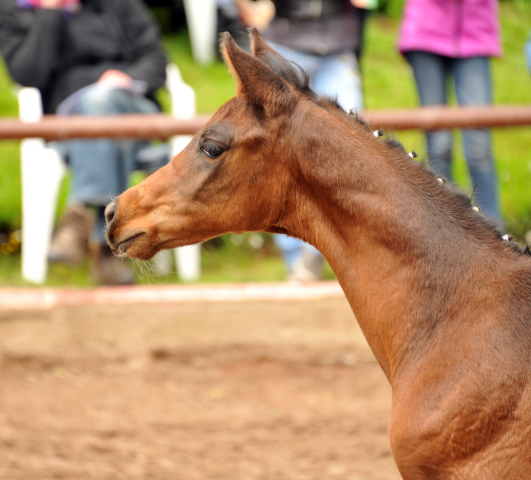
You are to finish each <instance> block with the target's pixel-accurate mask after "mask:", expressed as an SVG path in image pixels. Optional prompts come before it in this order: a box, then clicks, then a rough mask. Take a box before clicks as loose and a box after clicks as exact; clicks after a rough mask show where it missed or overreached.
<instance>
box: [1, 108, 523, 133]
mask: <svg viewBox="0 0 531 480" xmlns="http://www.w3.org/2000/svg"><path fill="white" fill-rule="evenodd" d="M360 116H361V118H362V119H363V120H364V121H365V122H367V123H368V124H369V125H371V127H372V128H374V129H377V128H382V129H390V130H427V131H429V130H437V129H441V128H478V127H513V126H529V125H531V105H525V106H496V107H494V106H489V107H455V108H454V107H424V108H416V109H411V110H373V111H369V110H367V111H364V112H362V113H361V115H360ZM209 119H210V117H209V116H200V117H195V118H191V119H186V120H183V119H177V118H173V117H171V116H169V115H166V114H162V113H161V114H155V115H120V116H106V117H86V116H69V117H58V116H55V115H45V116H44V118H43V119H42V120H41V121H39V122H35V123H24V122H21V121H20V120H17V119H0V140H7V139H20V138H44V139H46V140H66V139H69V138H103V137H105V138H143V139H152V138H161V139H166V138H169V137H171V136H173V135H193V134H195V133H196V132H197V131H199V130H200V129H201V128H202V127H203V126H204V125H205V124H206V123H207V122H208V120H209Z"/></svg>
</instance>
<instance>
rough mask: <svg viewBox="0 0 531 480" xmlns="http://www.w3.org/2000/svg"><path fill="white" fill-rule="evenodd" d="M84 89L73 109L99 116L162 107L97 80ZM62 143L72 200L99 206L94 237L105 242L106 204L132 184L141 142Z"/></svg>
mask: <svg viewBox="0 0 531 480" xmlns="http://www.w3.org/2000/svg"><path fill="white" fill-rule="evenodd" d="M81 92H82V95H80V97H79V102H78V103H77V105H76V107H75V110H73V111H71V113H73V114H78V115H92V116H99V115H117V114H125V113H146V114H147V113H156V112H158V111H159V109H158V106H157V105H156V104H155V102H153V101H151V100H149V99H148V98H146V97H144V96H143V95H138V94H135V93H132V92H130V91H128V90H125V89H121V88H112V89H110V88H108V87H105V86H102V85H101V84H97V83H96V84H93V85H91V86H89V87H87V88H84V89H83V90H82V91H81ZM78 93H79V92H78ZM61 143H63V145H61V146H60V147H59V149H60V150H61V151H62V152H64V153H66V155H67V156H68V159H69V165H70V168H71V171H72V179H71V183H70V192H69V198H68V203H82V204H84V205H90V206H96V207H99V208H97V214H96V225H95V227H94V230H93V233H92V238H93V240H95V241H97V242H99V243H105V235H104V233H103V232H104V227H105V219H104V215H103V211H104V207H105V205H107V203H109V201H110V200H111V199H112V198H114V197H116V196H117V195H119V194H120V193H122V192H123V191H124V190H126V189H127V188H128V186H129V185H128V183H129V176H130V174H131V173H132V172H133V171H134V170H135V153H136V150H137V149H138V147H139V145H140V144H141V142H137V141H133V140H111V139H94V140H92V139H90V140H72V141H69V142H61Z"/></svg>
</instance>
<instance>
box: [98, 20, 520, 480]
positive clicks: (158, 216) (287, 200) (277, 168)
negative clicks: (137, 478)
mask: <svg viewBox="0 0 531 480" xmlns="http://www.w3.org/2000/svg"><path fill="white" fill-rule="evenodd" d="M251 44H252V54H248V53H246V52H244V51H243V50H241V49H240V48H239V47H238V46H237V45H236V44H235V43H234V41H233V40H232V38H231V37H230V35H228V34H224V36H223V41H222V49H223V52H224V56H225V59H226V62H227V64H228V65H229V68H230V70H231V71H232V73H233V75H234V78H235V81H236V97H235V98H233V99H232V100H230V101H229V102H227V103H226V104H225V105H223V106H222V107H221V108H220V110H219V111H218V112H217V113H216V114H215V115H214V117H213V118H212V119H211V121H210V122H209V123H208V125H207V126H206V127H205V128H204V129H203V130H201V131H200V132H199V133H198V134H197V135H196V136H195V137H194V139H193V140H192V141H191V143H190V144H189V145H188V147H187V148H186V149H185V150H184V151H183V152H182V153H180V154H179V155H177V156H176V157H175V158H174V159H173V160H172V161H171V163H170V164H168V165H167V166H166V167H164V168H162V169H161V170H159V171H157V172H156V173H154V174H153V175H151V176H150V177H149V178H147V179H146V180H145V181H143V182H142V183H140V184H139V185H138V186H136V187H134V188H131V189H130V190H128V191H126V192H125V193H123V194H122V195H120V196H119V197H118V198H117V199H116V200H114V202H112V203H111V204H110V205H109V206H108V207H107V221H108V240H109V243H110V245H111V247H112V248H113V249H114V251H115V252H118V253H119V254H125V255H128V256H130V257H134V258H140V259H144V260H147V259H149V258H151V257H152V256H153V255H154V254H155V253H156V252H158V251H159V250H161V249H164V248H173V247H177V246H181V245H187V244H192V243H196V242H200V241H203V240H206V239H208V238H211V237H214V236H217V235H221V234H224V233H227V232H244V231H267V232H275V233H287V234H289V235H293V236H295V237H300V238H302V239H303V240H306V241H307V242H309V243H311V244H313V245H315V246H316V247H317V248H318V249H319V250H320V251H321V252H322V253H323V254H324V256H325V257H326V259H327V260H328V262H329V264H330V266H331V267H332V269H333V270H334V272H335V273H336V275H337V278H338V279H339V282H340V284H341V286H342V288H343V290H344V291H345V294H346V296H347V298H348V300H349V302H350V305H351V306H352V310H353V311H354V313H355V315H356V318H357V320H358V322H359V324H360V326H361V328H362V330H363V332H364V334H365V336H366V338H367V341H368V342H369V345H370V346H371V348H372V351H373V352H374V355H375V357H376V359H377V360H378V362H379V363H380V365H381V367H382V369H383V371H384V372H385V374H386V375H387V378H388V379H389V381H390V382H391V385H392V397H393V398H392V411H391V418H390V422H389V434H390V440H391V447H392V450H393V455H394V458H395V460H396V463H397V465H398V468H399V470H400V473H401V474H402V476H403V478H405V479H408V480H411V479H441V480H442V479H485V480H487V479H488V480H493V479H514V480H516V479H518V480H523V479H531V384H530V380H531V259H530V258H529V256H527V255H523V254H522V253H521V252H519V251H517V249H515V248H513V247H512V246H511V245H510V244H508V243H507V242H504V241H503V240H502V238H501V236H500V234H499V233H498V232H497V231H496V230H495V229H494V228H493V227H492V226H491V225H490V224H489V223H488V222H487V221H486V220H485V219H484V218H483V217H482V216H481V214H479V213H477V212H476V211H475V210H473V209H472V208H471V204H470V201H469V200H468V199H466V198H465V197H464V196H463V195H462V194H460V193H457V192H456V191H454V190H453V189H452V188H451V187H449V186H448V185H447V184H444V183H442V182H441V181H440V179H437V178H436V177H435V176H434V175H433V174H432V173H431V172H429V171H428V170H426V169H425V168H423V167H422V166H421V165H419V164H418V163H417V162H415V161H414V160H412V159H411V158H409V157H408V155H407V154H406V153H405V152H404V151H403V149H402V148H401V147H400V146H398V145H396V144H395V143H393V142H388V141H385V140H383V139H379V138H376V137H375V136H374V135H373V134H372V132H371V131H370V130H369V129H368V128H367V126H366V125H364V124H363V123H362V122H361V121H360V120H358V119H357V118H355V117H353V116H349V115H347V114H346V113H345V112H343V111H342V110H341V109H340V108H339V107H338V106H337V105H336V104H335V103H334V102H333V101H331V100H329V99H326V98H318V97H317V96H316V95H315V94H314V93H313V92H312V91H311V90H310V89H309V88H308V82H307V78H306V76H305V75H304V74H302V73H301V72H300V71H299V70H298V69H297V68H295V67H293V66H292V65H291V64H289V63H288V62H287V61H285V60H284V59H283V58H282V57H281V56H280V55H278V54H277V53H276V52H274V51H273V50H271V49H270V48H269V47H268V46H267V45H266V43H265V42H264V41H263V39H262V38H261V36H260V35H259V34H258V32H257V31H256V30H251ZM375 468H377V466H375Z"/></svg>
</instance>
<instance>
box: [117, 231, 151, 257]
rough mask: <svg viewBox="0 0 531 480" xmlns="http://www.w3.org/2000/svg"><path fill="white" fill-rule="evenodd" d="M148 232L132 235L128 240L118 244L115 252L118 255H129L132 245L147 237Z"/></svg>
mask: <svg viewBox="0 0 531 480" xmlns="http://www.w3.org/2000/svg"><path fill="white" fill-rule="evenodd" d="M145 234H146V232H139V233H135V234H134V235H131V236H130V237H128V238H126V239H125V240H122V241H121V242H119V243H117V244H116V245H115V246H114V248H113V250H115V251H116V252H118V253H124V254H127V249H128V248H129V247H130V246H131V244H132V243H133V242H134V241H135V240H136V239H137V238H139V237H141V236H142V235H145Z"/></svg>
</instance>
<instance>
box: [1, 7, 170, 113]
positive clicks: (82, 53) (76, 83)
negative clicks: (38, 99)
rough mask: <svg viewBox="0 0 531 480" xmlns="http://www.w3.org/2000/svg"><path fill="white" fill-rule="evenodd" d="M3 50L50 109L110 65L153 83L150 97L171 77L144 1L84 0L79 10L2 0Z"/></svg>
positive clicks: (11, 67)
mask: <svg viewBox="0 0 531 480" xmlns="http://www.w3.org/2000/svg"><path fill="white" fill-rule="evenodd" d="M0 52H1V54H2V56H3V58H4V61H5V63H6V65H7V69H8V71H9V73H10V74H11V76H12V77H13V80H15V81H16V82H17V83H19V84H21V85H23V86H31V87H37V88H38V89H39V90H40V91H41V93H42V97H43V107H44V112H45V113H55V110H56V108H57V105H58V104H59V103H60V102H61V101H62V100H64V99H65V98H66V97H68V96H69V95H71V94H72V93H74V92H75V91H77V90H79V89H80V88H82V87H84V86H86V85H89V84H91V83H94V82H96V81H97V80H98V78H99V77H100V76H101V75H102V73H103V72H105V71H106V70H108V69H115V70H121V71H123V72H125V73H127V74H128V75H129V76H131V77H132V78H133V79H135V80H143V81H145V82H147V84H148V85H149V87H148V92H147V94H146V96H148V97H149V98H154V97H153V95H154V93H155V91H156V90H157V89H158V88H160V87H162V86H163V85H164V81H165V78H166V57H165V55H164V52H163V50H162V48H161V46H160V41H159V29H158V26H157V24H156V23H155V21H154V20H153V18H152V17H151V15H150V13H149V11H148V10H147V8H146V7H145V6H144V4H143V3H142V1H141V0H127V1H124V0H82V9H81V11H80V12H79V13H78V14H76V15H67V14H64V13H63V12H62V11H60V10H48V9H37V10H33V9H26V8H20V7H18V6H17V5H16V0H4V1H1V0H0Z"/></svg>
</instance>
